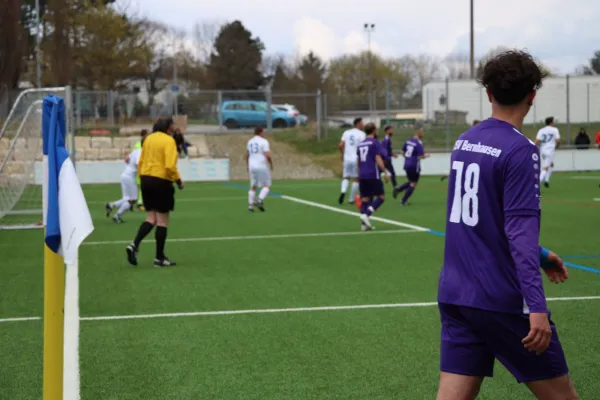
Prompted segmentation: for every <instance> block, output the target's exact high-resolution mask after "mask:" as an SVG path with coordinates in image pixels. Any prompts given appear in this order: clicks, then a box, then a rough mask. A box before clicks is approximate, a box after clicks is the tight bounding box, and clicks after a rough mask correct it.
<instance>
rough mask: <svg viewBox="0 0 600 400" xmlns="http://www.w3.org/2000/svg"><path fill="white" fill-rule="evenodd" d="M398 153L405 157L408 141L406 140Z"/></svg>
mask: <svg viewBox="0 0 600 400" xmlns="http://www.w3.org/2000/svg"><path fill="white" fill-rule="evenodd" d="M398 154H399V155H401V156H402V157H404V155H405V154H406V142H404V144H403V145H402V150H400V153H398Z"/></svg>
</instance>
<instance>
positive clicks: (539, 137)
mask: <svg viewBox="0 0 600 400" xmlns="http://www.w3.org/2000/svg"><path fill="white" fill-rule="evenodd" d="M542 138H543V135H542V130H541V129H540V130H539V131H538V133H537V135H535V145H536V146H539V145H540V143H542Z"/></svg>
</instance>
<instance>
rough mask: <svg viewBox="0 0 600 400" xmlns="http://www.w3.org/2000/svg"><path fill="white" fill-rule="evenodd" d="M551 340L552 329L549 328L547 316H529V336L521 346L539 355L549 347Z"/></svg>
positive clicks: (542, 314) (540, 314) (543, 314)
mask: <svg viewBox="0 0 600 400" xmlns="http://www.w3.org/2000/svg"><path fill="white" fill-rule="evenodd" d="M551 338H552V329H551V328H550V321H549V320H548V314H547V313H545V312H542V313H531V314H529V334H528V335H527V337H526V338H525V339H523V340H522V341H521V342H522V343H523V346H525V348H526V349H527V350H529V351H531V352H535V353H536V354H537V355H540V354H542V353H543V352H544V351H546V349H547V348H548V346H550V339H551Z"/></svg>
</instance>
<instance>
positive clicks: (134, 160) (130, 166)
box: [123, 149, 142, 178]
mask: <svg viewBox="0 0 600 400" xmlns="http://www.w3.org/2000/svg"><path fill="white" fill-rule="evenodd" d="M141 155H142V149H135V150H133V151H132V152H131V154H129V162H128V163H127V165H126V166H125V171H123V175H126V176H132V177H134V178H135V177H136V176H137V173H138V164H139V163H140V156H141Z"/></svg>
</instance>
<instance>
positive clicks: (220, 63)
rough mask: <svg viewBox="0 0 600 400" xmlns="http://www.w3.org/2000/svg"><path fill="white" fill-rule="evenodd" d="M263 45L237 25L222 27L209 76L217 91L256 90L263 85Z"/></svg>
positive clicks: (237, 23)
mask: <svg viewBox="0 0 600 400" xmlns="http://www.w3.org/2000/svg"><path fill="white" fill-rule="evenodd" d="M263 50H264V45H263V43H262V42H261V40H260V39H259V38H257V37H256V38H254V37H252V33H251V32H250V31H249V30H247V29H246V28H245V27H244V25H243V24H242V23H241V22H240V21H234V22H231V23H229V24H225V25H223V26H222V27H221V30H220V31H219V35H218V36H217V38H216V40H215V46H214V52H213V53H212V54H211V56H210V63H209V65H208V67H209V73H210V76H211V77H212V80H213V82H214V85H215V89H220V90H256V89H258V88H259V87H260V86H262V85H263V84H264V83H265V80H264V77H263V74H262V72H261V62H262V53H263Z"/></svg>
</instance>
